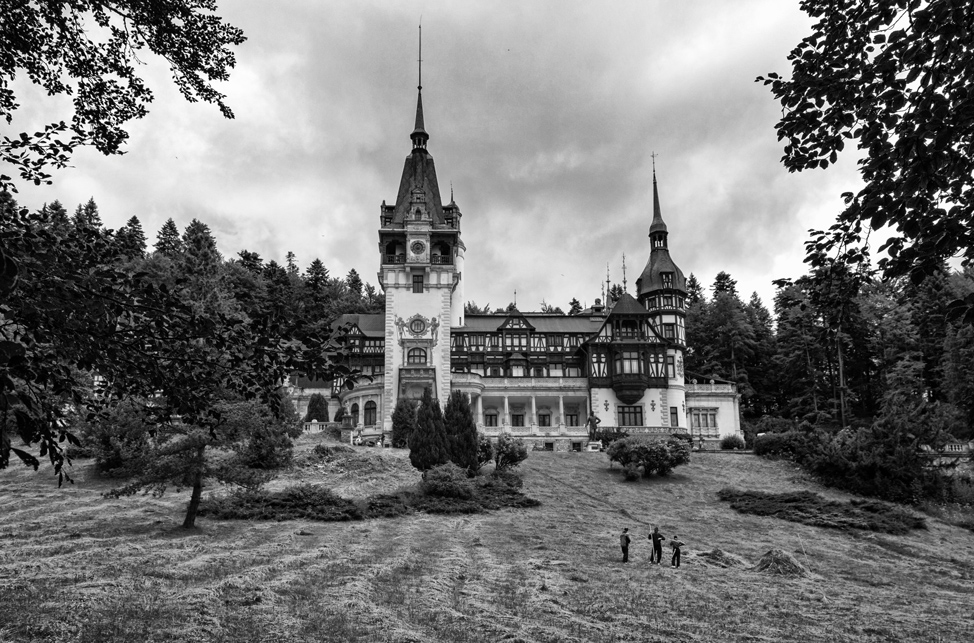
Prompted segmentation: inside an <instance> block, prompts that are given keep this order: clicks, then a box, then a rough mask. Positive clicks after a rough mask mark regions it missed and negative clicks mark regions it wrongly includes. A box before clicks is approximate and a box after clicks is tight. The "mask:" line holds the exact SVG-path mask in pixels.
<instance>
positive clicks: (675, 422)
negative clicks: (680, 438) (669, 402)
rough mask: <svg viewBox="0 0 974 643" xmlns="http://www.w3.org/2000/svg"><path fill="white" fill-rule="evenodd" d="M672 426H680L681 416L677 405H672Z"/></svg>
mask: <svg viewBox="0 0 974 643" xmlns="http://www.w3.org/2000/svg"><path fill="white" fill-rule="evenodd" d="M670 426H680V416H679V415H678V414H677V409H676V407H675V406H671V407H670Z"/></svg>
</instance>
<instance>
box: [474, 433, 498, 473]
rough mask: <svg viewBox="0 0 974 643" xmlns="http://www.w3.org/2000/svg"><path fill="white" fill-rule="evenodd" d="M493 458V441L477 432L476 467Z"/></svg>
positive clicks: (478, 467)
mask: <svg viewBox="0 0 974 643" xmlns="http://www.w3.org/2000/svg"><path fill="white" fill-rule="evenodd" d="M493 459H494V443H493V442H491V440H490V438H488V437H487V436H486V435H484V434H483V433H479V434H477V469H478V470H479V469H481V468H482V467H483V466H484V465H485V464H488V463H489V462H490V461H491V460H493Z"/></svg>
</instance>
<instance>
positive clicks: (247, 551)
mask: <svg viewBox="0 0 974 643" xmlns="http://www.w3.org/2000/svg"><path fill="white" fill-rule="evenodd" d="M321 440H322V438H321V436H304V437H302V438H301V439H300V440H299V443H298V447H297V451H298V456H297V464H296V465H295V466H294V467H293V468H292V469H290V470H288V471H287V472H285V473H283V474H282V475H281V476H280V477H279V478H278V479H277V480H274V481H273V482H272V483H271V484H270V485H269V487H270V488H273V489H280V488H283V487H285V486H287V485H289V484H295V483H298V482H308V483H312V484H322V485H327V486H330V487H331V488H333V489H334V490H335V491H336V492H337V493H338V494H339V495H341V496H344V497H347V498H351V499H353V500H364V499H365V498H366V497H368V496H370V495H374V494H378V493H387V492H391V491H394V490H396V489H399V488H402V487H404V486H409V485H413V484H415V482H416V481H417V480H418V474H417V473H416V472H415V471H413V470H412V469H411V468H410V466H409V461H408V457H407V454H406V452H405V451H391V450H388V449H387V450H385V451H383V452H381V453H380V452H378V450H376V449H365V448H362V449H358V450H356V451H355V452H354V453H352V454H344V455H337V456H335V457H333V458H330V459H327V460H318V459H314V458H311V457H310V455H309V452H310V449H311V448H313V447H314V445H315V444H317V443H319V442H320V441H321ZM521 469H522V472H523V473H524V478H525V483H524V489H523V491H524V492H525V493H526V494H527V495H528V496H531V497H532V498H537V499H538V500H540V501H541V502H542V505H541V506H540V507H535V508H530V509H504V510H500V511H497V512H493V513H488V514H477V515H469V516H434V515H427V514H414V515H410V516H406V517H400V518H389V519H374V520H366V521H354V522H333V523H322V522H313V521H306V520H295V521H286V522H247V521H218V520H213V519H209V518H201V519H199V520H198V528H197V529H195V530H191V531H185V530H183V529H181V528H180V527H179V525H180V523H181V521H182V518H183V512H184V510H185V505H186V502H187V501H188V496H189V494H188V492H187V491H183V492H181V493H178V494H177V493H167V494H166V496H164V497H163V498H161V499H157V498H152V497H151V496H137V497H131V498H122V499H119V500H106V499H104V498H102V497H101V493H102V492H103V491H105V490H107V489H109V488H110V486H111V483H110V481H105V480H100V479H98V478H96V477H94V476H93V475H92V470H91V463H90V462H89V461H76V463H75V466H74V468H73V471H72V475H73V476H74V477H75V479H76V484H74V485H69V486H65V487H64V488H62V489H58V488H57V486H56V482H54V481H53V479H52V478H51V477H50V476H49V475H45V474H47V473H49V471H47V472H45V471H44V470H42V472H41V473H40V474H35V473H34V472H33V471H30V470H28V469H23V468H18V467H14V468H12V469H9V470H6V471H2V472H0V489H2V490H3V491H2V494H0V641H3V642H4V643H6V642H8V641H10V642H21V641H23V642H27V641H30V642H32V643H33V642H35V641H51V642H52V643H53V642H54V641H57V642H58V643H71V642H92V643H94V642H99V643H108V642H115V641H137V642H141V641H195V642H199V641H204V642H209V641H221V642H222V641H226V642H227V643H229V642H231V641H232V642H234V643H246V642H250V641H254V642H256V641H273V642H275V643H281V642H290V641H362V642H363V643H364V642H370V643H371V642H375V641H398V642H407V641H410V642H415V643H421V642H422V643H425V642H427V641H442V642H444V643H446V642H450V643H453V642H464V641H484V642H487V641H508V642H516V641H523V642H527V641H551V642H555V641H579V642H589V641H605V642H609V641H768V642H774V641H802V642H810V641H848V642H850V643H851V642H856V643H859V642H862V641H877V642H878V641H883V642H886V641H904V642H906V641H909V642H910V643H916V642H921V641H943V642H945V643H947V642H951V643H952V642H958V641H971V640H974V616H972V612H974V602H972V596H974V533H971V532H970V531H966V530H963V529H961V528H959V527H953V526H949V525H947V524H945V523H943V522H941V521H939V520H937V519H935V518H928V519H927V525H928V529H926V530H913V531H910V532H909V533H907V534H904V535H896V536H894V535H886V534H877V533H872V532H867V531H857V530H837V529H825V528H821V527H814V526H810V525H805V524H801V523H795V522H787V521H785V520H781V519H778V518H775V517H773V516H756V515H750V514H742V513H738V512H736V511H734V510H733V509H731V507H730V506H729V504H728V503H726V502H721V501H720V500H718V498H717V491H718V490H720V489H722V488H725V487H732V488H735V489H739V490H762V491H771V492H775V493H780V492H790V491H803V490H810V491H814V492H816V493H819V494H820V495H822V496H823V497H824V498H826V499H831V500H838V501H847V500H849V499H850V498H852V496H849V495H848V494H843V493H838V492H835V491H831V490H828V489H824V488H822V487H820V486H819V485H817V484H814V483H813V482H810V481H809V480H808V479H807V478H806V477H804V476H803V475H802V474H801V473H800V472H799V471H797V470H796V469H795V468H794V467H793V465H790V464H789V463H786V462H769V461H765V460H761V459H758V458H756V457H754V456H751V455H737V454H733V455H731V454H697V453H694V454H693V456H692V462H691V464H689V465H687V466H683V467H680V468H678V469H677V470H676V471H675V472H674V473H673V475H671V476H670V477H668V478H663V479H658V478H652V479H648V480H640V481H638V482H635V483H626V482H623V481H622V475H621V470H620V468H619V467H618V466H616V467H615V468H614V469H610V468H609V467H608V461H607V458H606V456H605V455H604V454H599V453H580V454H579V453H564V454H563V453H550V452H531V453H530V457H529V458H528V460H527V461H526V462H525V463H524V464H523V465H522V467H521ZM212 491H217V492H218V491H219V489H214V490H212ZM624 526H627V527H629V528H630V532H631V533H632V534H633V536H634V542H633V545H632V547H631V549H630V561H631V562H630V563H628V564H626V565H623V564H622V563H621V562H620V561H621V552H620V550H619V547H618V542H619V539H618V534H619V532H620V531H621V529H622V527H624ZM654 526H659V527H660V530H661V531H662V532H663V534H664V535H665V536H667V537H672V536H674V535H679V537H680V539H681V540H683V541H685V542H686V543H687V547H686V548H685V550H684V558H683V566H682V567H681V568H680V569H679V570H674V569H672V568H671V567H669V565H665V566H650V565H649V564H648V561H649V546H648V544H647V541H646V535H647V534H648V533H649V532H650V531H651V528H652V527H654ZM716 548H719V549H721V550H722V551H723V552H725V553H727V554H729V555H730V556H732V557H736V558H739V559H742V560H743V561H745V562H746V563H747V564H746V565H736V566H731V567H728V568H723V567H719V566H715V565H712V564H709V562H708V561H709V559H708V558H707V557H705V556H703V555H702V554H704V553H705V552H709V551H711V550H714V549H716ZM771 549H781V550H783V551H784V552H787V553H789V554H791V555H792V556H794V558H795V560H797V561H798V562H799V563H801V564H802V565H804V566H805V567H807V568H808V570H809V572H810V574H809V575H808V576H806V577H794V576H783V575H771V574H765V573H758V572H756V571H753V570H751V569H750V566H753V565H755V564H756V563H757V562H758V561H759V559H760V558H761V557H762V556H763V555H764V554H765V553H766V552H768V551H769V550H771ZM664 561H666V562H668V558H664Z"/></svg>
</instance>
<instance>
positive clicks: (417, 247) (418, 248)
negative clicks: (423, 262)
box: [409, 241, 426, 255]
mask: <svg viewBox="0 0 974 643" xmlns="http://www.w3.org/2000/svg"><path fill="white" fill-rule="evenodd" d="M409 249H410V250H412V251H413V254H414V255H421V254H423V250H426V244H425V243H423V242H422V241H413V243H412V245H411V246H409Z"/></svg>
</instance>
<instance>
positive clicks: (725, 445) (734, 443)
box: [720, 434, 744, 451]
mask: <svg viewBox="0 0 974 643" xmlns="http://www.w3.org/2000/svg"><path fill="white" fill-rule="evenodd" d="M720 448H721V449H723V450H724V451H733V450H734V449H743V448H744V438H742V437H741V436H739V435H736V434H735V435H725V436H724V437H723V438H722V439H721V441H720Z"/></svg>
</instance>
